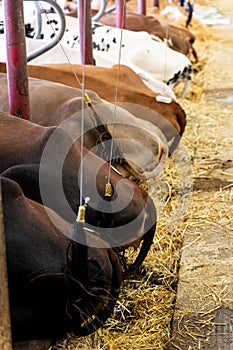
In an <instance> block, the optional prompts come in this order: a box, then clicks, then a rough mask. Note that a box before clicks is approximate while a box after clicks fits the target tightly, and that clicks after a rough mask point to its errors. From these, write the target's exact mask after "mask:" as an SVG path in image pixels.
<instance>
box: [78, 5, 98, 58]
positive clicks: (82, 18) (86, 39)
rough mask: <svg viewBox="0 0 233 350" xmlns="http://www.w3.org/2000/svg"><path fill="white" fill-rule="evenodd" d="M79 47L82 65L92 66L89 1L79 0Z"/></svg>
mask: <svg viewBox="0 0 233 350" xmlns="http://www.w3.org/2000/svg"><path fill="white" fill-rule="evenodd" d="M77 11H78V22H79V45H80V56H81V57H80V59H81V63H82V64H94V60H93V52H92V51H93V50H92V25H91V0H79V1H78V6H77Z"/></svg>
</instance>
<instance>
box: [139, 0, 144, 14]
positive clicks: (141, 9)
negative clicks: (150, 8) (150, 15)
mask: <svg viewBox="0 0 233 350" xmlns="http://www.w3.org/2000/svg"><path fill="white" fill-rule="evenodd" d="M138 13H140V15H146V0H138Z"/></svg>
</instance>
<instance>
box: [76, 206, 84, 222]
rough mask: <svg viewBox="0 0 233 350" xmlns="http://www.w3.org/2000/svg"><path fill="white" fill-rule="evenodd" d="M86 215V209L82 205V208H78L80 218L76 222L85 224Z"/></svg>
mask: <svg viewBox="0 0 233 350" xmlns="http://www.w3.org/2000/svg"><path fill="white" fill-rule="evenodd" d="M85 213H86V207H85V206H84V205H80V207H79V208H78V216H77V219H76V221H77V222H85Z"/></svg>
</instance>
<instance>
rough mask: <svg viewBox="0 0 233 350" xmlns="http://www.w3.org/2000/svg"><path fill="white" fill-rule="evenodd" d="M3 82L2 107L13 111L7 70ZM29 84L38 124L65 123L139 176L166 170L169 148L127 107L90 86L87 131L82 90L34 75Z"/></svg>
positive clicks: (156, 130)
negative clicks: (114, 103) (98, 93)
mask: <svg viewBox="0 0 233 350" xmlns="http://www.w3.org/2000/svg"><path fill="white" fill-rule="evenodd" d="M0 86H1V90H0V100H1V101H2V102H1V109H2V110H3V111H8V109H9V107H8V91H7V75H6V74H4V73H0ZM29 87H30V89H29V90H30V105H31V120H32V121H33V122H35V123H37V124H39V125H43V126H49V125H59V124H61V123H63V125H62V127H63V128H65V129H66V130H67V132H68V133H69V134H70V135H72V137H74V138H75V139H76V138H77V139H80V136H81V135H82V134H83V135H84V140H83V142H84V146H85V147H86V148H88V149H89V150H92V151H93V152H94V153H96V154H98V155H99V156H101V157H102V158H104V159H105V160H107V161H109V160H110V157H111V158H112V159H113V161H114V162H115V163H116V165H115V166H116V167H117V168H118V169H119V170H121V171H124V172H127V174H128V175H132V176H134V177H135V178H149V177H153V176H156V175H157V174H158V172H159V171H160V170H161V167H162V166H163V165H164V163H165V161H166V156H167V146H166V139H165V137H164V136H163V134H162V132H161V130H160V129H159V128H158V127H157V126H156V125H153V124H151V123H150V122H147V121H143V122H142V120H141V119H139V118H137V117H135V116H134V115H132V114H131V113H129V112H128V111H127V110H126V109H123V108H121V107H117V108H116V107H115V105H113V104H111V103H109V102H106V101H103V100H101V98H100V97H99V96H98V95H97V94H96V93H95V92H93V91H89V90H86V92H87V93H88V95H89V97H90V98H91V101H92V107H90V106H87V108H86V109H85V111H84V113H85V117H84V130H82V125H81V124H82V123H81V120H82V113H81V109H82V90H81V89H77V88H73V87H68V86H66V85H63V84H57V83H54V82H50V81H47V80H40V79H33V78H29ZM40 101H43V103H41V102H40ZM76 112H77V113H76ZM113 134H114V136H113V137H112V135H113ZM111 138H112V142H113V153H112V154H111V143H110V142H107V140H110V139H111ZM103 141H106V142H103ZM97 144H98V147H96V145H97ZM119 160H120V164H119ZM121 160H124V162H123V163H122V162H121Z"/></svg>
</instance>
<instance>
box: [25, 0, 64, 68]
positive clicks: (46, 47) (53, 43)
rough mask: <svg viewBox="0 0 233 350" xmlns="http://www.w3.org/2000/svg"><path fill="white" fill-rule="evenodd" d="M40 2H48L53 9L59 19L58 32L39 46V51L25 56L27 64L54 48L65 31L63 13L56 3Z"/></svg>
mask: <svg viewBox="0 0 233 350" xmlns="http://www.w3.org/2000/svg"><path fill="white" fill-rule="evenodd" d="M24 1H31V0H24ZM41 1H45V2H48V3H49V4H50V5H51V6H52V7H53V8H54V10H55V12H56V13H57V14H58V16H59V18H60V25H59V30H58V31H57V32H56V36H55V37H54V38H53V40H51V41H50V42H48V43H46V44H45V45H43V46H41V47H40V48H39V49H36V50H34V51H32V52H30V53H29V54H28V56H27V61H28V62H30V61H31V60H33V59H34V58H36V57H38V56H40V55H42V54H43V53H45V52H47V51H49V50H50V49H52V48H53V47H54V46H56V45H57V44H58V43H59V41H60V40H61V38H62V37H63V35H64V33H65V29H66V19H65V15H64V12H63V10H62V9H61V7H60V6H59V5H58V4H57V3H56V1H54V0H41Z"/></svg>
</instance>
